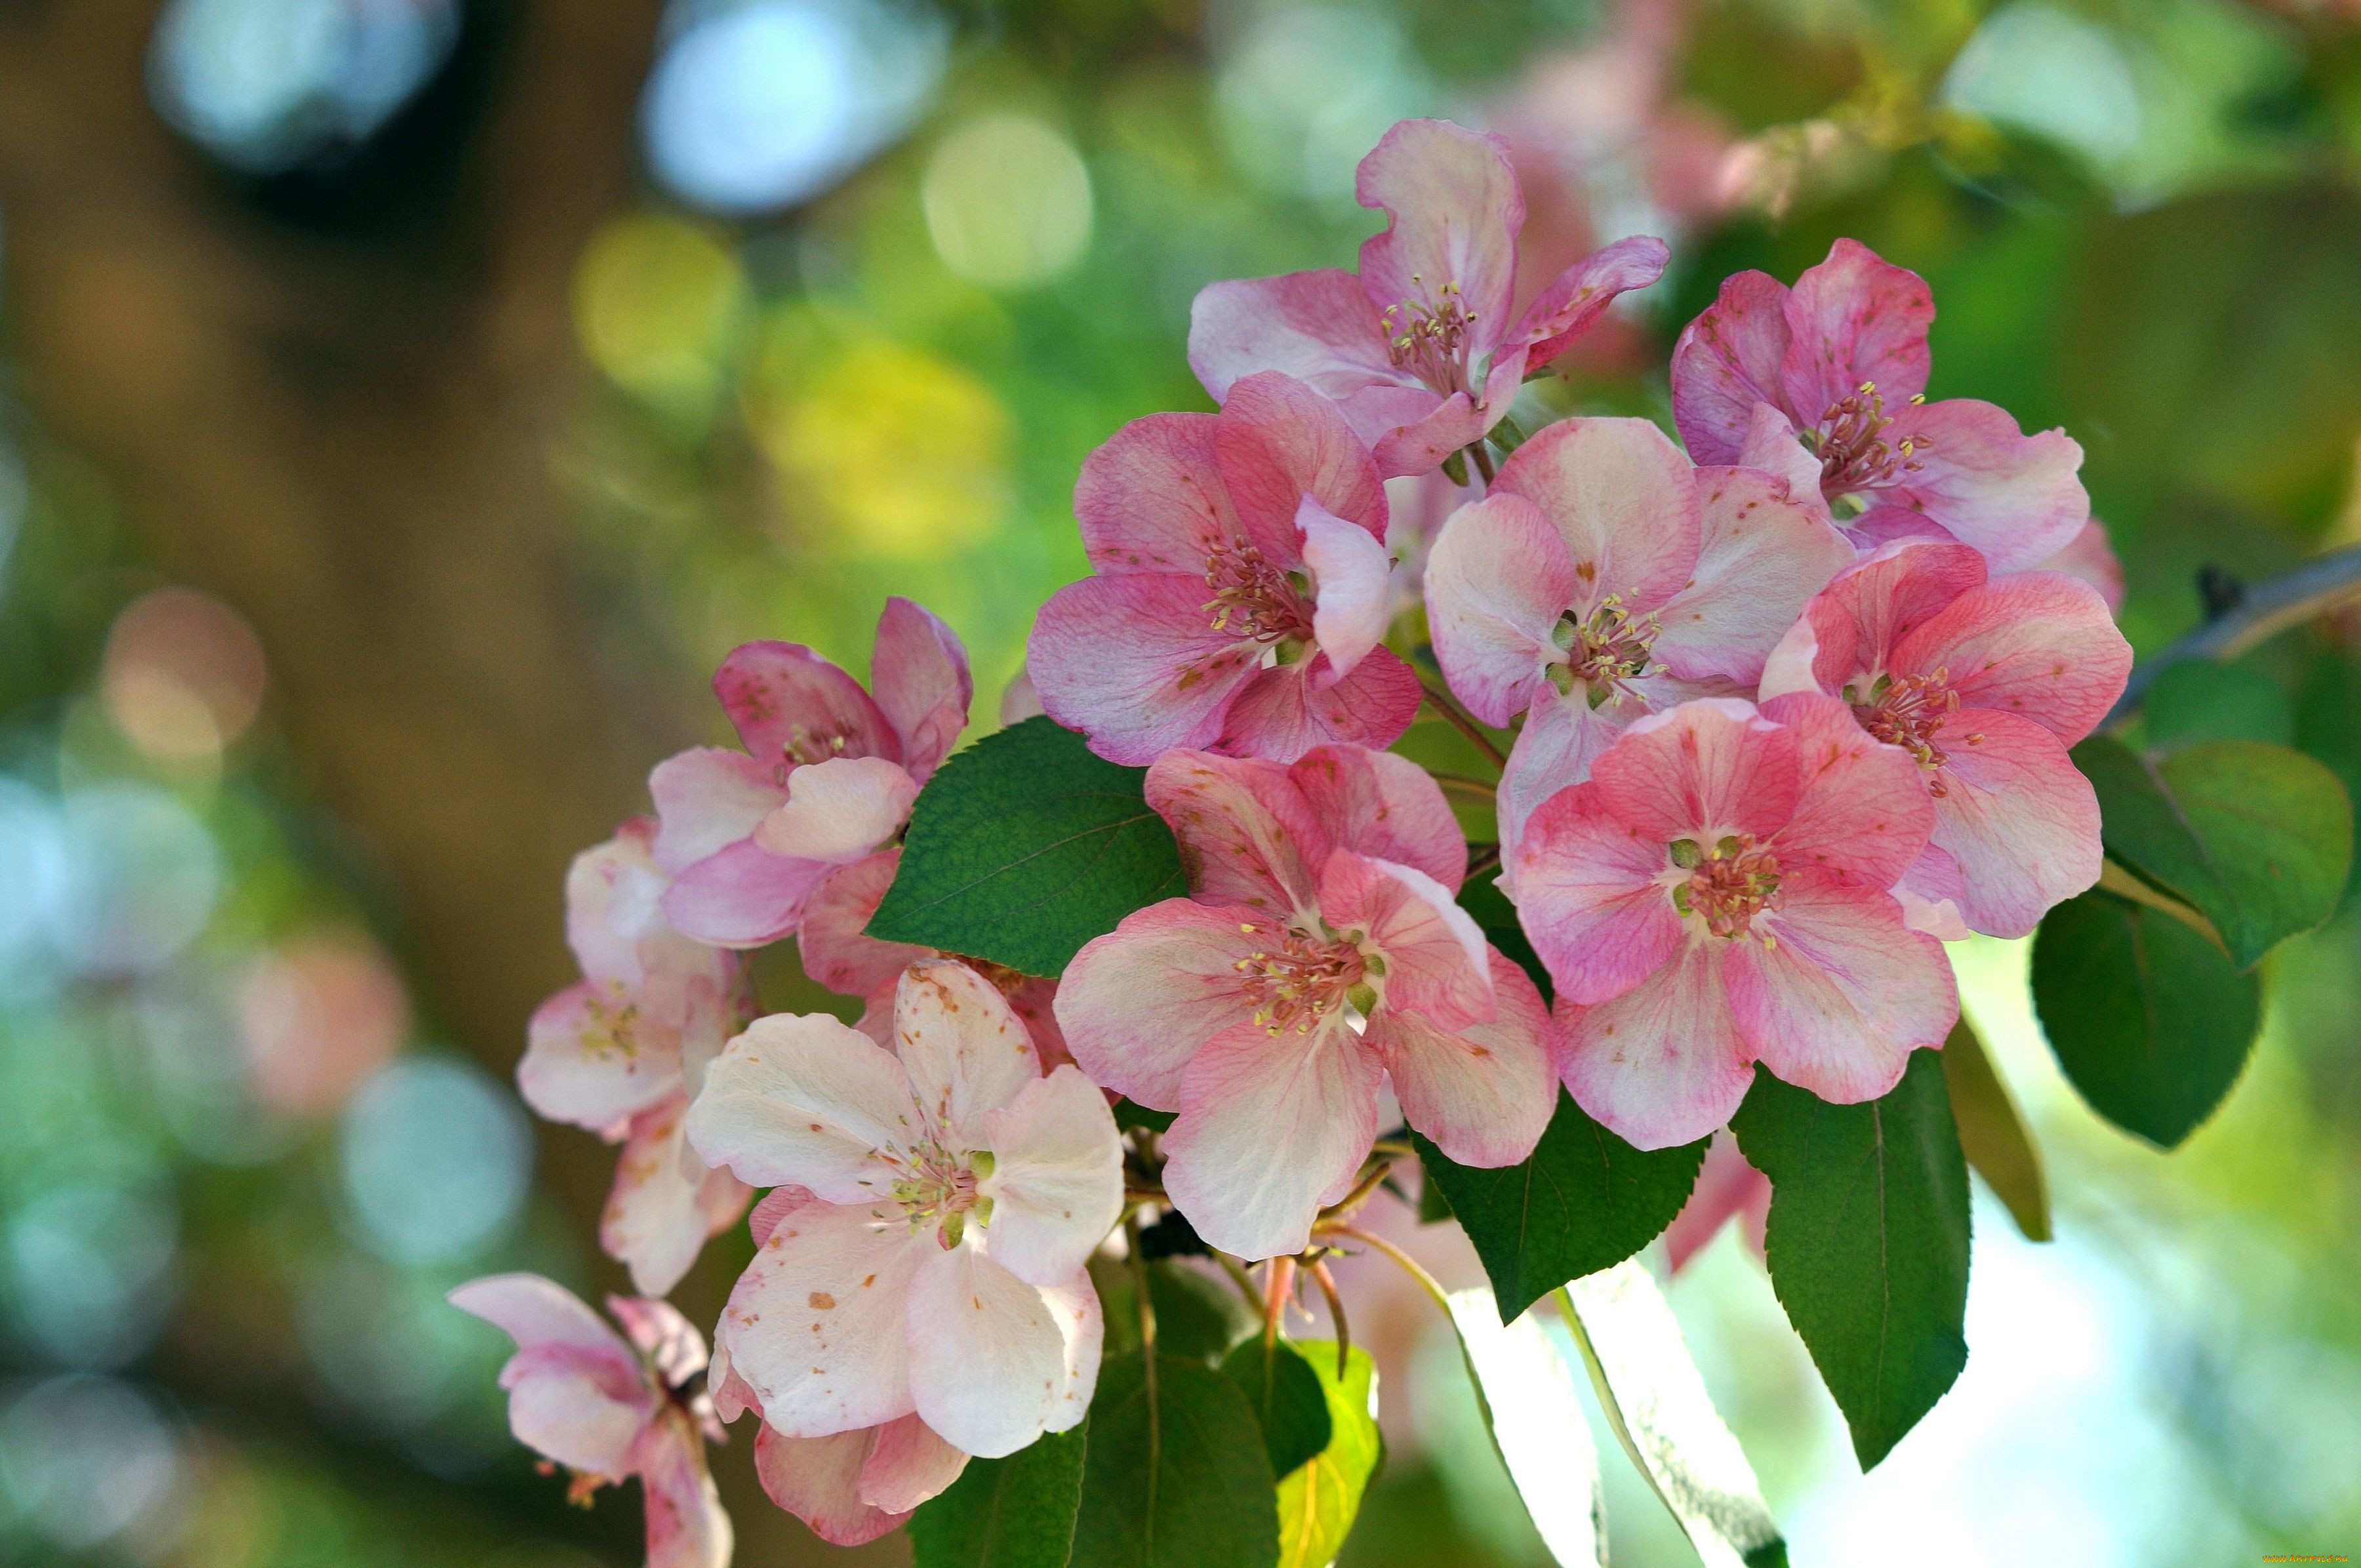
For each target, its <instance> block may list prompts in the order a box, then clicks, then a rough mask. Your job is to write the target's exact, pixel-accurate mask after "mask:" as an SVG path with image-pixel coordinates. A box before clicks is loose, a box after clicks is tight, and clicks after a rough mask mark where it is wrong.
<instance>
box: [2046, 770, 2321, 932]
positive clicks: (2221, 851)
mask: <svg viewBox="0 0 2361 1568" xmlns="http://www.w3.org/2000/svg"><path fill="white" fill-rule="evenodd" d="M2074 762H2075V763H2076V765H2077V766H2079V767H2081V770H2082V772H2083V773H2085V774H2086V775H2087V776H2088V777H2089V778H2090V780H2091V783H2092V786H2093V787H2094V788H2095V789H2096V790H2097V791H2098V795H2099V808H2100V812H2101V815H2102V817H2103V819H2104V828H2103V831H2104V835H2105V839H2106V846H2107V852H2108V853H2109V854H2110V855H2112V856H2114V858H2115V859H2116V860H2119V861H2123V862H2124V863H2125V865H2127V866H2129V867H2130V868H2131V869H2132V870H2133V871H2135V872H2137V873H2139V875H2141V876H2142V877H2145V878H2146V879H2147V880H2148V881H2149V882H2152V883H2155V884H2156V885H2158V887H2161V888H2162V889H2164V890H2165V891H2166V892H2168V893H2170V894H2174V895H2176V896H2178V897H2180V898H2181V899H2183V900H2185V901H2186V902H2188V903H2189V904H2191V905H2193V906H2195V907H2196V908H2197V909H2198V910H2199V911H2200V912H2202V914H2203V915H2204V916H2205V917H2206V918H2207V919H2209V920H2211V921H2213V928H2214V929H2215V930H2216V931H2218V932H2220V933H2221V935H2222V940H2223V943H2224V946H2225V947H2226V948H2228V949H2229V953H2230V958H2231V960H2232V962H2234V963H2235V964H2236V966H2237V967H2238V968H2239V969H2242V970H2246V969H2252V968H2253V967H2254V966H2255V964H2256V962H2257V960H2258V959H2261V958H2262V956H2263V955H2264V954H2265V953H2266V952H2268V951H2269V950H2270V949H2271V948H2273V947H2274V946H2276V945H2277V944H2278V943H2279V942H2280V941H2282V940H2284V939H2286V938H2289V937H2292V936H2294V935H2295V934H2296V933H2297V932H2299V931H2308V930H2310V929H2312V927H2315V926H2318V925H2319V924H2321V923H2322V922H2323V921H2324V920H2326V919H2327V918H2328V917H2329V916H2330V915H2332V914H2334V912H2335V909H2336V900H2337V897H2338V895H2339V894H2342V893H2343V891H2344V888H2345V869H2346V866H2347V863H2348V862H2349V861H2350V860H2351V859H2352V854H2353V809H2352V806H2351V805H2350V804H2349V803H2348V802H2347V801H2346V800H2345V786H2344V785H2343V784H2339V783H2338V782H2337V780H2336V775H2335V774H2334V773H2330V772H2329V771H2328V769H2327V768H2326V767H2324V766H2323V765H2322V764H2321V763H2319V762H2314V761H2313V760H2312V758H2310V757H2307V756H2305V755H2303V753H2301V751H2290V750H2288V749H2287V748H2286V747H2284V746H2269V745H2265V744H2263V743H2262V742H2260V741H2255V740H2217V741H2213V742H2210V743H2208V744H2205V745H2201V746H2192V747H2191V748H2189V749H2188V750H2187V751H2176V752H2174V753H2172V754H2171V755H2169V756H2168V757H2165V758H2164V759H2163V760H2162V761H2160V762H2155V763H2149V762H2144V761H2143V760H2142V759H2140V758H2139V757H2137V756H2135V755H2134V754H2133V753H2132V752H2131V751H2128V750H2126V749H2125V747H2124V746H2123V745H2122V744H2121V743H2120V742H2118V741H2115V740H2110V739H2108V738H2107V737H2105V736H2092V738H2091V739H2090V740H2085V741H2083V742H2082V743H2081V745H2079V746H2077V747H2075V748H2074Z"/></svg>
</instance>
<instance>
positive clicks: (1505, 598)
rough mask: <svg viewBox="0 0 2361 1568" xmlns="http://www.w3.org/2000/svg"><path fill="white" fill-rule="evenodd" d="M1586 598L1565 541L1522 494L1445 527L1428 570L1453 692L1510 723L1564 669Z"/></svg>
mask: <svg viewBox="0 0 2361 1568" xmlns="http://www.w3.org/2000/svg"><path fill="white" fill-rule="evenodd" d="M1583 594H1584V588H1583V584H1582V580H1581V579H1580V578H1578V577H1576V576H1575V571H1574V558H1573V557H1572V556H1571V555H1570V554H1567V552H1566V547H1565V541H1564V540H1563V539H1561V538H1560V537H1559V536H1558V532H1557V529H1556V527H1555V525H1554V524H1553V523H1552V522H1551V521H1550V520H1549V518H1548V517H1547V516H1546V515H1544V514H1543V511H1542V510H1541V509H1540V508H1539V507H1537V506H1535V505H1534V504H1533V503H1532V502H1531V501H1529V500H1527V499H1525V498H1524V497H1522V496H1518V495H1510V494H1506V493H1500V494H1495V495H1492V496H1488V497H1487V498H1486V499H1483V500H1480V501H1477V502H1475V503H1474V504H1472V505H1469V506H1464V507H1461V508H1460V509H1459V510H1457V511H1455V512H1454V513H1453V514H1452V516H1451V520H1450V521H1448V522H1446V523H1444V525H1443V532H1442V533H1441V534H1439V535H1437V536H1436V538H1435V541H1434V549H1433V553H1432V554H1429V556H1428V557H1427V563H1426V617H1427V627H1428V630H1429V632H1430V634H1431V635H1432V636H1433V640H1434V656H1435V658H1436V660H1437V661H1438V662H1439V663H1441V664H1442V665H1443V674H1444V679H1445V680H1447V681H1449V682H1450V683H1451V693H1452V695H1453V696H1456V697H1457V698H1458V699H1459V700H1460V701H1461V702H1464V703H1466V705H1467V707H1468V711H1470V712H1471V713H1473V714H1475V716H1476V717H1477V718H1480V719H1482V720H1483V721H1484V722H1485V723H1487V724H1491V725H1504V724H1506V723H1508V722H1509V720H1510V719H1511V718H1515V717H1516V716H1517V715H1518V714H1520V713H1522V712H1523V711H1524V710H1525V709H1526V707H1529V706H1530V705H1531V704H1532V702H1533V701H1534V700H1535V699H1536V698H1538V697H1540V696H1542V695H1543V693H1544V692H1545V691H1547V690H1548V689H1549V668H1550V666H1551V665H1552V664H1554V663H1561V662H1563V661H1564V659H1565V654H1564V653H1563V652H1561V651H1560V650H1559V648H1558V646H1557V643H1556V641H1554V633H1555V631H1556V630H1557V624H1558V618H1559V617H1560V616H1562V615H1564V614H1565V611H1566V609H1567V608H1568V607H1569V606H1571V605H1573V604H1574V603H1575V602H1576V600H1577V599H1578V598H1582V597H1583Z"/></svg>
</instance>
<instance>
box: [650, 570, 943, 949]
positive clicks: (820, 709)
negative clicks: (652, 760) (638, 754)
mask: <svg viewBox="0 0 2361 1568" xmlns="http://www.w3.org/2000/svg"><path fill="white" fill-rule="evenodd" d="M870 679H871V682H872V684H873V685H874V687H875V689H876V695H875V696H874V697H872V696H871V695H870V693H869V692H866V691H863V690H862V687H861V683H859V682H858V681H856V680H854V679H853V678H852V677H851V675H848V674H845V673H844V672H843V671H842V670H840V669H839V668H837V667H836V666H835V665H834V664H831V663H829V662H828V661H827V660H825V659H823V658H821V657H820V656H819V655H818V654H817V653H815V652H812V651H811V650H810V649H808V648H805V647H802V646H800V645H798V644H796V643H793V642H749V643H746V644H744V645H743V646H741V647H739V648H737V649H735V650H733V651H732V652H730V656H729V657H728V658H727V659H724V660H723V661H722V662H721V668H720V670H719V672H717V673H716V674H715V675H714V677H713V689H714V693H715V695H716V696H719V697H720V699H721V707H722V708H723V710H724V711H726V712H727V713H728V714H729V715H730V722H731V723H732V724H734V725H736V726H737V729H738V738H739V739H740V740H741V741H743V742H744V744H745V748H746V749H745V750H744V751H730V750H728V749H726V748H721V747H699V748H697V749H696V750H694V751H683V752H682V753H680V755H678V756H676V757H673V758H670V759H668V760H667V761H665V762H660V763H658V764H657V766H656V770H655V772H654V773H652V774H650V775H649V778H648V788H649V790H650V792H651V793H652V794H653V795H654V796H655V802H656V813H657V815H658V817H661V818H662V819H663V823H664V827H663V829H662V830H661V831H660V832H659V833H658V834H657V836H656V848H655V852H656V860H657V861H658V862H659V863H660V864H662V865H663V867H664V870H665V871H667V872H671V873H672V876H673V879H674V881H673V886H672V889H671V891H670V892H668V893H666V894H664V913H665V915H666V916H668V917H670V919H671V920H672V923H673V924H674V925H675V927H678V928H679V929H681V930H683V931H686V932H687V933H688V934H689V935H690V936H692V937H695V938H697V939H698V940H700V941H705V942H711V943H714V944H716V945H717V946H719V947H725V948H756V947H761V946H762V945H763V944H764V943H766V942H773V941H776V940H777V939H778V938H781V937H784V936H785V935H787V934H788V933H789V932H791V931H793V930H794V929H795V928H796V922H797V921H798V920H800V919H801V918H802V917H803V910H804V905H805V902H806V901H807V899H809V898H810V896H811V894H812V890H813V889H814V888H816V887H818V885H819V883H820V882H821V880H822V879H823V878H825V877H826V876H827V875H828V873H829V872H830V871H832V870H834V869H835V868H836V867H838V866H841V865H849V864H851V862H852V861H858V860H861V859H862V858H863V857H864V856H867V855H869V854H872V853H873V852H874V851H876V850H878V849H880V848H881V847H883V846H884V845H885V844H886V843H888V842H890V841H891V840H892V839H893V838H894V836H895V834H896V833H898V832H900V831H901V828H902V824H903V823H904V822H905V821H906V819H907V818H908V817H909V815H910V803H911V802H912V801H913V800H915V799H917V794H918V788H919V786H920V785H922V784H925V783H926V782H927V780H928V778H929V777H931V776H932V775H933V773H934V771H935V766H936V764H937V763H939V762H941V761H942V760H943V757H944V755H945V754H946V753H948V752H949V751H950V749H951V746H952V744H953V743H954V742H956V741H957V740H958V739H959V735H960V731H961V729H964V728H966V725H967V710H968V704H969V702H970V701H971V699H972V697H973V696H974V685H973V682H972V679H971V678H970V676H969V674H968V665H967V650H966V649H965V648H963V647H961V645H960V640H959V638H958V637H957V636H956V635H955V634H954V633H953V632H952V631H951V629H950V627H948V626H946V625H944V624H943V623H942V622H941V621H940V620H937V619H936V618H935V617H934V616H932V615H930V614H928V612H927V611H926V610H924V609H920V608H919V607H918V606H917V605H915V604H913V603H911V602H910V601H909V600H908V599H905V598H891V599H887V600H886V601H885V613H884V615H882V616H881V617H879V618H878V621H877V643H876V651H875V652H874V654H873V656H872V659H871V663H870Z"/></svg>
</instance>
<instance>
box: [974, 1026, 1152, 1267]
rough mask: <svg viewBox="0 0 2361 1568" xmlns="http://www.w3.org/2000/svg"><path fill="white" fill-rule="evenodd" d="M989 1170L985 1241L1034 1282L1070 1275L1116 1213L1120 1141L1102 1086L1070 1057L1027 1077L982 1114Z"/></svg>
mask: <svg viewBox="0 0 2361 1568" xmlns="http://www.w3.org/2000/svg"><path fill="white" fill-rule="evenodd" d="M983 1141H984V1144H985V1146H987V1147H989V1148H990V1149H991V1150H992V1153H993V1159H994V1166H993V1171H992V1174H991V1175H990V1176H988V1177H986V1178H985V1179H983V1181H982V1182H981V1183H979V1184H978V1187H977V1190H978V1191H979V1192H980V1193H981V1194H982V1195H983V1196H984V1197H986V1198H989V1199H991V1200H992V1203H993V1210H992V1223H991V1225H990V1227H989V1229H988V1230H987V1232H986V1235H985V1245H986V1248H987V1250H989V1251H990V1252H991V1254H992V1255H993V1256H994V1258H996V1259H998V1260H999V1262H1000V1265H1001V1266H1002V1267H1004V1268H1006V1269H1007V1270H1008V1271H1009V1272H1010V1273H1012V1274H1014V1275H1016V1277H1018V1278H1019V1279H1024V1280H1028V1281H1030V1282H1032V1283H1033V1284H1036V1285H1055V1284H1058V1283H1060V1281H1062V1280H1066V1279H1071V1278H1072V1277H1073V1276H1074V1274H1075V1272H1076V1271H1077V1270H1079V1269H1080V1268H1081V1267H1082V1265H1083V1264H1084V1263H1085V1262H1087V1261H1089V1259H1090V1255H1091V1254H1092V1252H1093V1251H1094V1250H1096V1248H1097V1246H1098V1245H1099V1243H1101V1242H1102V1241H1104V1240H1105V1239H1106V1234H1107V1232H1109V1231H1110V1230H1113V1229H1114V1228H1115V1222H1116V1221H1117V1220H1118V1219H1120V1218H1121V1217H1122V1215H1123V1142H1122V1135H1121V1134H1120V1133H1118V1132H1117V1131H1116V1130H1115V1113H1113V1112H1112V1111H1109V1110H1108V1109H1107V1102H1106V1096H1105V1095H1104V1094H1102V1093H1100V1092H1099V1090H1098V1087H1097V1086H1096V1085H1095V1084H1093V1083H1092V1082H1091V1080H1089V1079H1087V1078H1084V1077H1083V1076H1082V1069H1079V1068H1075V1067H1071V1066H1069V1067H1061V1068H1060V1069H1058V1070H1057V1071H1055V1072H1053V1073H1051V1074H1050V1075H1049V1077H1047V1078H1042V1079H1036V1080H1034V1081H1033V1082H1031V1083H1028V1084H1027V1085H1026V1086H1025V1088H1024V1090H1023V1091H1021V1092H1019V1093H1018V1094H1017V1096H1016V1099H1014V1100H1012V1101H1010V1102H1008V1103H1007V1104H1006V1105H1005V1106H1002V1107H1000V1108H999V1109H997V1110H994V1111H993V1112H992V1113H989V1114H988V1115H986V1116H985V1118H984V1124H983Z"/></svg>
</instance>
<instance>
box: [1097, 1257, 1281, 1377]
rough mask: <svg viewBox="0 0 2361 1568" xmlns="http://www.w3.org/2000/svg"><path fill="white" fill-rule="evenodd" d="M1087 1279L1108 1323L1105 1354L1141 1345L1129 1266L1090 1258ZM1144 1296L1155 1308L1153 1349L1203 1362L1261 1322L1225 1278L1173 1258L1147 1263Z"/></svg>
mask: <svg viewBox="0 0 2361 1568" xmlns="http://www.w3.org/2000/svg"><path fill="white" fill-rule="evenodd" d="M1090 1272H1091V1282H1092V1283H1093V1285H1095V1286H1097V1287H1098V1292H1099V1303H1100V1308H1101V1311H1102V1313H1103V1315H1104V1318H1105V1321H1106V1345H1105V1349H1104V1354H1105V1355H1106V1356H1107V1357H1108V1358H1109V1359H1110V1360H1112V1359H1113V1358H1114V1357H1115V1356H1118V1355H1123V1354H1128V1353H1129V1352H1132V1351H1135V1350H1137V1349H1138V1348H1139V1305H1138V1300H1137V1297H1136V1296H1135V1295H1134V1294H1133V1287H1132V1278H1131V1266H1130V1265H1129V1264H1128V1263H1126V1262H1124V1261H1123V1260H1121V1259H1119V1258H1109V1257H1093V1259H1091V1261H1090ZM1148 1300H1149V1302H1150V1303H1151V1304H1152V1305H1153V1306H1154V1307H1155V1309H1156V1348H1157V1349H1158V1350H1159V1351H1161V1352H1162V1353H1163V1354H1166V1355H1183V1356H1188V1357H1190V1358H1191V1359H1192V1360H1196V1361H1202V1362H1203V1363H1205V1364H1206V1365H1209V1366H1210V1365H1214V1364H1215V1363H1217V1362H1219V1361H1220V1360H1221V1359H1222V1357H1223V1356H1224V1355H1226V1354H1229V1350H1230V1347H1231V1346H1232V1345H1234V1344H1235V1343H1238V1342H1239V1341H1240V1340H1242V1339H1244V1338H1246V1335H1248V1334H1250V1333H1252V1332H1255V1330H1256V1329H1257V1327H1258V1326H1259V1323H1258V1321H1257V1319H1256V1318H1255V1317H1254V1316H1253V1315H1252V1314H1251V1313H1249V1312H1248V1311H1247V1310H1246V1303H1245V1302H1244V1301H1243V1300H1241V1299H1239V1298H1238V1294H1237V1292H1236V1291H1235V1290H1234V1289H1232V1288H1230V1286H1229V1284H1228V1282H1227V1281H1225V1280H1222V1279H1217V1278H1215V1277H1213V1276H1212V1275H1210V1274H1208V1273H1206V1272H1205V1271H1204V1270H1203V1269H1202V1268H1198V1267H1194V1266H1191V1265H1189V1264H1186V1263H1182V1262H1180V1261H1179V1260H1178V1259H1174V1258H1163V1259H1158V1260H1157V1261H1155V1262H1152V1263H1150V1264H1149V1265H1148Z"/></svg>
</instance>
